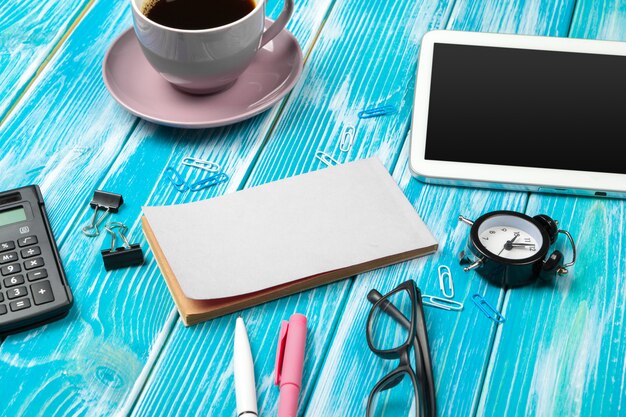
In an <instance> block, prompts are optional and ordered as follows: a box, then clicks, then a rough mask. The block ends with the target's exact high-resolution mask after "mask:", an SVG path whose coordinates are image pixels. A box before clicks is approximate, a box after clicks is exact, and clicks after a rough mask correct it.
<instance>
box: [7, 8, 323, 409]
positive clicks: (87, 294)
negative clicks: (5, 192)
mask: <svg viewBox="0 0 626 417" xmlns="http://www.w3.org/2000/svg"><path fill="white" fill-rule="evenodd" d="M316 4H317V5H318V8H313V7H304V8H302V9H300V10H298V11H297V13H296V14H295V16H294V20H293V23H290V27H291V28H292V30H294V31H295V32H296V36H297V37H298V39H299V41H300V43H301V45H302V46H303V47H304V49H305V52H307V45H308V46H309V47H310V45H311V42H312V40H313V39H314V38H315V34H316V32H317V30H318V27H319V25H320V24H321V22H322V21H323V18H324V16H325V14H326V10H325V9H324V8H323V7H319V6H323V4H320V3H319V2H317V3H316ZM279 6H280V4H279V2H277V1H274V2H271V6H270V8H269V11H270V14H273V15H274V16H275V15H277V14H278V10H279ZM305 6H306V4H305ZM326 6H328V3H326ZM111 10H115V11H116V12H117V14H115V13H111ZM129 25H130V16H129V10H127V4H126V2H125V1H103V2H99V3H97V4H96V5H95V6H94V8H93V10H92V12H90V13H89V14H88V15H87V16H86V18H85V20H84V21H83V22H81V25H79V26H78V27H77V29H76V31H75V32H74V33H73V34H72V35H71V36H70V37H69V39H68V42H67V44H66V48H67V49H68V50H67V51H65V52H64V51H61V52H60V54H59V55H58V56H59V57H60V58H59V60H58V61H55V62H52V63H51V64H50V65H49V66H48V72H46V73H44V74H42V76H41V77H40V78H39V81H40V82H39V83H38V84H36V85H35V86H34V88H33V92H32V95H33V97H31V98H30V99H29V100H28V101H25V103H27V104H25V105H23V106H22V107H20V108H18V109H16V111H15V112H14V113H12V115H11V118H10V119H9V120H8V121H7V123H5V124H4V125H3V126H2V128H3V129H5V130H4V132H5V133H3V138H4V140H3V144H4V146H5V147H6V149H7V152H14V153H15V155H14V157H13V158H8V157H6V158H3V163H4V164H6V165H5V167H6V168H7V170H8V169H10V168H11V169H13V170H14V171H12V173H13V172H16V173H19V174H20V175H23V177H21V178H20V177H18V175H17V174H16V175H14V176H11V177H7V178H6V179H5V180H6V183H5V184H3V188H10V187H13V186H16V185H17V184H19V183H24V182H35V181H37V182H40V183H41V184H42V189H43V192H44V194H45V195H46V199H47V202H48V207H50V208H53V207H59V208H61V209H65V210H66V211H65V212H63V211H59V210H56V211H55V210H51V213H50V214H51V221H52V223H53V229H54V230H55V232H56V235H57V236H59V241H60V243H61V247H60V250H61V254H62V258H63V260H64V263H65V264H66V266H67V272H68V277H69V280H70V284H71V286H72V289H73V291H74V295H75V298H76V305H75V307H74V309H73V310H72V313H71V317H70V318H69V320H68V321H69V322H70V325H69V326H68V325H67V323H65V324H63V323H55V324H52V325H50V326H47V328H46V330H45V331H39V332H31V333H28V334H21V335H15V336H11V337H8V338H7V339H6V340H5V341H4V343H3V344H2V346H0V388H1V390H2V391H3V392H9V391H11V392H15V395H14V396H12V398H11V400H10V401H9V402H8V404H7V406H6V413H7V415H32V414H36V413H41V414H44V415H48V414H50V415H52V414H62V413H64V412H66V410H71V411H70V412H69V414H74V413H76V414H92V415H111V414H112V413H113V412H115V410H118V409H124V407H129V404H132V398H134V397H133V396H134V395H136V393H137V392H138V389H139V388H140V387H141V385H142V379H141V378H143V377H144V373H143V372H146V374H147V372H148V371H149V366H150V364H151V362H150V361H151V360H152V357H153V356H151V355H157V354H158V351H159V350H160V348H161V345H162V343H163V342H164V340H165V339H164V338H165V337H166V336H167V334H168V333H169V330H170V328H171V326H172V324H171V323H172V319H173V318H174V317H176V316H174V315H171V313H172V312H173V303H172V302H171V299H170V297H169V294H168V292H167V289H166V286H165V285H164V282H163V281H162V279H161V277H160V275H159V274H158V269H157V268H156V264H155V263H154V262H153V261H152V258H151V256H150V254H149V253H148V254H147V265H146V268H150V271H151V272H148V271H147V270H146V271H145V272H144V270H131V271H128V273H125V271H122V272H118V273H111V274H106V273H104V271H103V268H102V266H101V261H100V259H99V255H98V254H99V249H100V248H101V247H102V246H103V245H104V244H105V243H104V239H103V238H99V239H94V240H88V239H86V238H85V237H84V236H82V235H81V234H80V233H79V232H78V230H79V228H80V226H81V225H82V224H83V223H84V222H85V221H87V220H88V217H89V215H90V214H89V210H88V209H87V204H88V201H89V199H90V198H91V193H92V191H93V189H95V188H104V189H109V190H114V191H116V190H120V191H121V190H124V191H123V193H124V195H125V201H126V203H125V206H124V209H123V210H122V211H121V212H120V214H119V216H117V219H118V220H121V221H124V222H126V223H127V224H128V225H129V226H132V227H131V232H130V234H129V235H130V236H136V237H137V239H139V237H140V236H141V232H140V229H139V228H138V218H139V215H140V210H141V205H142V204H146V203H150V204H168V203H169V204H171V203H176V202H181V201H186V200H182V198H196V199H201V198H207V197H209V196H210V195H214V193H216V192H219V190H221V189H219V188H215V189H212V190H210V192H211V193H212V194H210V195H209V194H207V193H196V194H192V195H185V196H181V195H179V194H178V193H177V192H175V191H174V190H173V189H172V188H171V187H169V186H168V184H167V182H164V181H162V180H161V178H160V176H161V175H162V172H163V170H164V169H165V166H166V165H167V164H169V163H172V164H178V162H179V161H180V159H181V158H182V157H183V156H186V155H188V154H189V153H192V154H194V155H196V156H203V155H202V154H201V153H200V152H204V153H205V155H204V156H206V157H212V156H211V155H210V152H211V149H213V147H214V146H217V148H215V153H216V154H217V156H216V157H215V159H217V160H219V161H220V163H221V164H222V166H225V168H226V172H228V174H229V175H231V182H230V183H229V185H232V188H231V191H233V190H236V189H237V188H238V186H239V185H238V184H239V183H240V182H241V181H242V179H243V178H246V177H247V172H248V170H249V167H248V165H250V161H252V160H254V152H255V149H258V148H259V147H260V146H261V145H262V143H263V138H264V134H263V133H262V132H263V131H265V132H266V131H268V130H269V129H270V127H271V125H272V118H273V117H275V116H276V114H277V113H278V108H276V109H274V110H273V111H271V112H268V113H266V114H264V115H263V116H260V117H257V118H255V119H253V120H251V121H249V122H246V123H242V124H239V125H237V126H234V127H228V128H225V129H221V130H212V131H193V132H184V131H179V130H175V129H166V128H157V127H155V126H154V125H151V124H149V123H141V124H139V128H138V129H137V132H138V134H137V135H133V134H132V132H133V131H134V130H135V128H136V126H137V120H136V119H135V118H134V117H131V116H129V115H128V114H127V113H126V112H125V111H123V110H122V109H121V108H120V107H119V106H118V105H117V104H116V103H115V102H114V101H113V99H112V98H111V97H109V95H108V93H106V90H105V88H104V85H103V84H102V81H101V79H100V68H101V62H102V57H103V56H104V52H105V51H106V48H107V47H108V45H109V44H110V43H111V41H112V40H113V39H114V38H115V36H117V34H119V33H121V31H122V30H124V29H125V28H126V27H128V26H129ZM94 28H98V30H95V31H94ZM89 48H91V49H89ZM78 57H80V58H83V59H84V61H82V62H79V63H77V64H76V66H72V65H68V64H67V60H76V59H77V58H78ZM72 77H75V78H74V79H72ZM68 78H69V81H68V82H67V83H66V84H63V83H59V82H58V80H59V79H68ZM68 87H72V88H75V89H76V90H74V91H73V90H72V89H68ZM49 97H53V98H54V97H56V100H57V103H58V104H57V105H56V106H55V105H54V103H51V104H50V105H49V108H45V107H43V106H41V104H37V103H40V102H41V101H42V98H49ZM76 97H81V100H77V99H76ZM70 100H74V102H73V103H72V105H69V106H68V104H67V102H68V101H70ZM48 101H50V102H53V101H54V100H50V99H48ZM28 103H30V105H29V104H28ZM77 109H81V111H78V110H77ZM58 120H65V121H66V124H65V126H64V128H63V129H59V127H58V125H57V123H58ZM29 131H31V132H32V131H35V132H32V135H31V136H33V137H35V138H37V140H36V141H32V140H31V139H30V137H31V136H26V132H29ZM22 132H23V133H22ZM16 136H18V137H19V138H21V140H22V143H23V145H22V146H21V147H20V146H18V144H17V143H16V139H15V137H16ZM50 136H52V137H53V138H55V140H50ZM177 136H178V137H177ZM220 137H221V138H220ZM237 138H240V139H239V140H236V139H237ZM218 140H219V142H217V143H216V141H218ZM201 141H202V142H201ZM126 142H127V143H126ZM124 143H126V146H124V147H123V151H122V145H123V144H124ZM144 143H145V144H147V145H148V146H147V147H143V148H142V147H140V145H141V144H144ZM27 144H28V145H29V146H26V145H27ZM175 144H177V145H175ZM198 144H201V145H202V146H197V145H198ZM173 145H175V146H174V147H173ZM75 149H78V151H74V150H75ZM138 149H139V150H140V151H143V153H142V152H139V153H138V154H137V153H136V151H137V150H138ZM168 149H169V150H170V151H172V152H175V153H174V154H173V155H170V152H169V151H168ZM18 152H23V153H24V154H18ZM28 155H30V156H28ZM56 155H59V157H56ZM61 155H63V156H64V157H65V159H62V158H61ZM157 155H159V156H157ZM131 156H133V158H131ZM116 157H117V159H116ZM57 158H58V159H57ZM220 158H224V161H223V162H222V161H221V159H220ZM170 159H172V161H170ZM15 160H19V161H24V164H28V165H27V166H28V167H29V168H28V169H25V168H23V167H19V166H18V167H15V162H12V161H15ZM50 160H52V161H50ZM53 162H55V163H53ZM38 164H41V166H38ZM229 164H230V165H231V166H229ZM33 165H34V166H35V168H30V166H33ZM50 171H51V172H50ZM108 172H110V173H109V174H107V173H108ZM9 178H10V179H11V181H14V183H11V182H9V181H8V179H9ZM42 179H43V180H45V181H48V183H46V182H45V181H44V182H42ZM147 184H151V185H150V186H148V187H146V185H147ZM74 185H76V187H74ZM222 192H223V190H222ZM141 241H142V243H143V246H144V247H145V248H147V244H146V243H145V241H143V240H141ZM79 264H80V265H79ZM138 294H141V300H140V301H141V302H139V303H138V302H137V300H138V298H136V297H137V296H138ZM105 299H106V300H108V301H106V302H104V303H103V301H104V300H105ZM170 316H171V317H170ZM146 317H150V318H151V319H150V323H146V322H145V319H146ZM54 333H56V336H52V334H54ZM50 337H53V339H52V340H55V341H56V343H55V344H54V345H49V344H47V343H46V342H45V341H46V340H49V338H50ZM39 340H43V341H39ZM28 341H31V342H28ZM77 341H80V343H77ZM51 350H52V351H53V350H58V351H60V352H66V353H67V354H62V355H56V356H55V355H53V354H52V353H51ZM27 352H30V353H27ZM27 354H30V355H32V357H48V358H49V359H48V360H45V361H42V362H36V363H30V362H28V363H25V362H22V361H21V360H20V358H21V357H23V356H24V355H27ZM10 387H11V388H10ZM51 393H55V394H54V395H52V394H51ZM59 395H61V396H62V401H61V400H59V397H58V396H59ZM48 397H51V399H49V400H46V401H44V402H43V403H42V402H41V399H42V398H48ZM21 399H28V400H27V401H23V400H21Z"/></svg>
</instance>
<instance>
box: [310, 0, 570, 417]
mask: <svg viewBox="0 0 626 417" xmlns="http://www.w3.org/2000/svg"><path fill="white" fill-rule="evenodd" d="M572 7H573V3H572V2H562V3H560V5H557V6H556V7H550V8H546V7H542V6H541V4H539V2H534V5H529V4H528V3H527V2H508V3H507V5H506V7H503V6H502V2H497V1H491V2H470V1H468V2H457V3H456V4H455V7H454V9H453V10H452V14H451V18H450V21H449V23H448V25H447V27H448V28H449V29H457V30H461V29H462V30H483V31H490V32H495V31H500V32H516V31H517V30H519V28H520V27H524V28H529V29H527V30H526V33H537V34H542V33H543V32H542V31H545V32H547V34H564V33H567V29H568V26H569V17H562V18H559V17H557V16H555V15H554V13H555V12H558V13H563V14H564V15H567V16H571V8H572ZM511 15H515V16H516V19H511V20H509V21H506V18H508V16H511ZM474 19H475V20H474ZM503 20H505V21H504V22H503ZM530 28H535V29H530ZM535 31H536V32H535ZM406 160H407V153H406V152H405V153H404V154H403V155H401V156H400V159H399V166H398V169H397V170H396V174H395V175H396V177H397V180H398V182H399V184H400V185H401V187H402V188H403V190H404V192H405V194H406V195H407V197H408V198H409V200H410V201H412V202H413V203H414V204H415V205H416V209H417V211H418V213H420V215H421V216H422V218H423V219H424V220H425V222H426V224H428V226H429V228H430V229H431V230H432V231H433V233H434V234H435V237H436V238H437V239H438V240H439V243H440V250H439V251H438V253H437V255H436V256H434V257H429V258H427V259H421V260H416V261H412V262H409V263H405V264H401V265H398V266H394V267H391V268H387V270H388V272H385V271H387V270H385V271H381V273H379V274H366V275H365V276H363V277H358V279H356V280H355V283H354V285H353V287H352V292H351V294H350V297H349V298H348V301H347V302H346V309H345V311H344V313H343V316H342V318H341V321H340V324H339V326H338V329H337V332H336V336H335V338H334V340H333V343H332V348H331V350H330V352H329V354H328V358H327V359H326V362H325V364H324V369H323V371H322V373H321V374H320V376H319V379H318V383H317V387H316V390H315V393H314V395H313V398H312V401H311V404H310V406H309V408H308V409H307V415H311V416H318V415H324V416H326V415H332V416H334V415H337V416H339V415H353V414H355V413H358V414H362V413H363V412H364V411H365V407H366V402H367V396H368V395H369V391H370V390H371V388H372V387H373V386H374V385H375V384H376V382H378V380H380V379H381V378H382V377H383V376H384V375H385V374H386V373H387V372H389V371H391V370H392V369H393V367H394V366H397V364H396V363H394V362H393V361H383V360H381V359H379V358H377V357H376V356H375V355H374V354H372V353H371V352H370V351H369V348H368V347H367V344H366V340H365V321H366V318H367V314H368V313H369V308H370V304H369V303H368V302H367V301H366V298H365V297H366V295H367V292H368V291H369V289H371V288H377V289H379V290H380V291H381V292H383V293H384V292H386V291H390V290H391V289H393V288H394V287H395V286H396V285H398V284H399V283H401V282H403V281H405V280H406V279H408V278H413V279H414V280H415V281H416V282H417V284H418V286H419V287H420V288H421V289H422V291H423V292H424V293H426V294H435V295H439V294H440V292H439V284H438V281H437V267H438V266H439V265H442V264H443V265H448V266H449V267H450V268H451V270H452V275H453V276H454V282H455V292H456V294H457V295H456V297H455V298H456V299H458V300H460V301H462V302H464V303H465V309H464V310H463V311H462V312H460V313H452V312H446V311H441V310H437V309H433V308H430V307H427V308H426V311H425V314H426V322H427V328H428V335H429V341H430V347H431V354H432V357H433V364H434V373H435V384H436V394H437V400H438V414H439V415H442V416H456V415H458V416H466V415H472V414H473V413H474V412H475V409H476V407H477V404H478V400H479V398H480V394H481V390H482V381H483V375H484V372H485V369H486V365H487V363H488V360H489V356H490V351H491V345H492V343H493V339H494V337H495V331H496V326H495V325H494V324H493V322H490V321H489V320H488V319H487V318H485V317H484V316H483V315H482V314H481V313H480V312H479V311H478V310H477V309H476V308H475V307H474V305H473V304H472V302H471V295H473V294H475V293H480V294H481V295H483V296H484V297H485V298H486V299H488V300H489V301H490V302H491V303H492V304H494V305H498V306H499V305H502V302H503V299H504V292H503V291H502V290H500V289H498V288H495V287H493V286H491V285H488V284H486V282H485V281H483V280H481V279H480V278H479V277H478V276H477V275H476V274H474V273H469V274H466V273H464V272H463V271H462V269H461V268H460V267H459V265H458V260H457V259H458V258H457V255H458V253H459V252H460V251H461V250H462V249H463V247H464V244H465V241H466V237H467V232H468V230H467V227H466V226H463V225H459V224H458V221H457V216H458V215H459V214H463V215H465V216H467V217H469V218H475V217H477V216H478V215H480V214H482V213H484V212H486V211H491V210H498V209H510V210H518V211H519V210H521V211H523V210H524V208H525V205H526V201H527V197H526V194H521V193H520V194H518V193H508V192H495V191H478V190H470V189H461V188H454V187H438V186H424V185H422V184H420V183H419V182H418V181H416V180H413V179H411V178H410V175H409V172H408V168H407V167H406V166H405V163H406ZM347 352H348V354H347ZM386 362H389V363H386ZM354 380H358V381H359V383H358V384H354V383H351V381H354ZM336 398H341V402H340V403H339V404H338V403H337V402H336V401H332V400H331V399H336Z"/></svg>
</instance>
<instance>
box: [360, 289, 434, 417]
mask: <svg viewBox="0 0 626 417" xmlns="http://www.w3.org/2000/svg"><path fill="white" fill-rule="evenodd" d="M401 291H407V293H408V294H409V297H410V300H411V320H410V321H409V319H407V318H406V317H405V316H404V314H402V312H401V311H400V310H398V308H397V307H396V306H394V305H393V303H392V302H391V301H389V297H391V296H392V295H394V294H396V293H399V292H401ZM367 299H368V300H369V301H370V302H371V303H372V304H373V306H372V309H371V310H370V313H369V315H368V317H367V328H366V336H367V344H368V346H369V348H370V350H371V351H372V352H374V353H375V354H376V355H377V356H379V357H380V358H383V359H399V360H400V363H399V365H398V367H397V368H396V369H394V370H393V371H391V372H389V373H388V374H387V375H385V376H384V377H383V378H382V379H381V380H380V381H379V382H378V383H377V384H376V385H375V386H374V388H373V389H372V391H371V392H370V395H369V398H368V400H367V413H366V416H367V417H375V416H374V415H373V414H372V409H371V406H372V403H373V400H374V397H375V396H376V394H378V393H379V392H382V391H386V390H388V389H391V388H393V387H395V386H396V385H398V384H399V383H400V381H401V380H402V378H400V377H401V376H403V374H406V375H408V376H409V378H410V380H411V382H412V384H413V391H414V395H415V407H416V409H415V413H416V416H417V415H420V416H424V417H425V416H427V415H428V416H429V417H435V416H436V411H437V406H436V399H435V385H434V378H433V372H432V362H431V358H430V351H429V348H428V335H427V333H426V322H425V320H424V310H423V306H422V296H421V292H420V290H419V288H417V285H416V284H415V281H413V280H412V279H410V280H408V281H405V282H403V283H402V284H400V285H398V286H397V287H396V288H394V289H393V290H391V291H390V292H389V293H387V294H385V295H384V296H383V295H382V294H381V293H379V292H378V291H377V290H375V289H373V290H371V291H370V292H369V293H368V295H367ZM377 309H380V310H382V311H383V312H385V313H386V314H388V315H389V316H390V317H391V318H393V319H394V320H395V321H396V322H398V323H399V324H400V325H401V326H403V327H405V328H408V331H409V333H408V337H407V340H406V341H405V342H404V343H403V344H402V345H400V346H397V347H395V348H392V349H378V348H376V346H375V345H374V343H373V338H372V333H373V326H374V323H373V317H374V313H375V312H376V311H377ZM411 346H413V353H414V355H415V367H416V370H413V368H412V367H411V361H410V359H409V350H410V348H411ZM420 394H422V395H420ZM425 403H426V404H425ZM426 408H427V409H428V414H427V411H426Z"/></svg>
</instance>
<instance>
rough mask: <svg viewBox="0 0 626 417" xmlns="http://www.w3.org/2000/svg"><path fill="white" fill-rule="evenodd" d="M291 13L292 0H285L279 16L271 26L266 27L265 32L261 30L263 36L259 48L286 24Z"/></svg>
mask: <svg viewBox="0 0 626 417" xmlns="http://www.w3.org/2000/svg"><path fill="white" fill-rule="evenodd" d="M292 14H293V0H285V3H284V5H283V11H282V12H280V16H278V19H276V21H274V23H273V24H272V26H270V27H269V28H267V30H266V31H265V32H263V37H262V38H261V48H263V47H264V46H265V44H266V43H268V42H269V41H271V40H272V39H274V38H275V37H276V35H278V34H279V33H280V32H281V31H282V30H283V29H284V28H285V26H287V22H289V18H291V15H292Z"/></svg>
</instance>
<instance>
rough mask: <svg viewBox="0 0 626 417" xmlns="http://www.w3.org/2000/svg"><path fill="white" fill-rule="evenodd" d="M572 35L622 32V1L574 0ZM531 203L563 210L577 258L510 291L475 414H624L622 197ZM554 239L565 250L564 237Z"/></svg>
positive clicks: (625, 11) (623, 36)
mask: <svg viewBox="0 0 626 417" xmlns="http://www.w3.org/2000/svg"><path fill="white" fill-rule="evenodd" d="M590 22H591V23H590ZM570 35H571V36H573V37H585V38H594V37H597V38H601V39H613V40H626V4H624V2H614V1H606V2H594V1H581V2H579V3H578V4H577V8H576V13H575V15H574V20H573V23H572V27H571V31H570ZM527 211H528V213H539V212H541V213H547V214H549V215H551V216H553V217H554V218H555V219H558V220H560V227H562V228H563V229H567V230H569V231H570V232H571V233H572V234H573V236H574V238H575V240H576V243H577V247H578V259H577V262H576V265H575V266H574V267H572V268H571V269H570V274H569V275H568V276H567V277H564V278H561V279H559V280H558V282H556V283H554V284H552V285H544V286H533V287H527V288H521V289H516V290H513V291H509V292H508V294H507V296H506V299H505V315H506V316H507V318H508V321H507V323H506V326H503V327H502V328H501V332H500V334H499V335H498V338H497V341H496V344H495V346H494V352H493V355H492V363H491V364H490V369H489V374H488V378H487V380H486V383H485V389H484V391H483V393H484V395H483V398H482V399H481V404H480V410H479V414H485V415H502V416H526V415H533V416H596V415H597V416H616V417H617V416H621V415H624V413H625V410H626V332H625V331H624V320H625V318H626V304H625V303H626V301H625V300H626V287H624V285H623V281H624V279H625V278H626V238H625V235H624V230H625V221H626V203H625V202H624V201H623V200H611V199H593V198H575V197H563V196H550V195H540V194H537V195H533V196H532V197H531V199H530V201H529V205H528V210H527ZM559 247H560V249H561V250H562V251H563V252H564V254H565V255H566V257H568V259H569V257H570V256H571V250H570V248H569V245H567V244H566V243H565V242H564V239H563V238H561V239H560V241H559ZM512 351H516V352H519V353H518V354H517V355H512V354H511V352H512Z"/></svg>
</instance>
